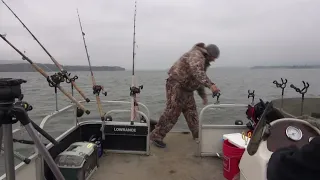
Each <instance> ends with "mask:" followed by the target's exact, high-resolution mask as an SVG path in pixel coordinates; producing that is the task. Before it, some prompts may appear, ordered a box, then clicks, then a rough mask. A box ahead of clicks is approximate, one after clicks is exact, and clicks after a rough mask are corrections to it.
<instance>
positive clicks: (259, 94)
mask: <svg viewBox="0 0 320 180" xmlns="http://www.w3.org/2000/svg"><path fill="white" fill-rule="evenodd" d="M72 74H76V75H78V76H79V79H78V80H77V85H78V86H79V87H81V89H82V90H83V91H84V92H85V94H86V95H87V96H88V97H89V98H90V99H91V100H94V99H95V97H94V96H93V94H92V85H91V78H90V75H89V72H72ZM136 75H137V79H138V82H139V84H143V85H144V88H143V90H142V92H141V94H140V95H139V99H138V100H139V101H140V102H142V103H144V104H145V105H147V106H148V108H149V110H150V112H151V118H153V119H158V118H159V116H160V115H161V113H162V111H163V109H164V107H165V102H166V99H165V79H166V78H167V74H166V71H137V72H136ZM208 75H209V77H211V79H212V80H213V81H214V82H215V83H216V84H217V86H218V87H219V88H220V89H221V93H222V95H221V97H220V102H221V103H242V104H243V103H244V104H246V103H248V98H247V92H248V89H251V90H252V89H254V90H255V92H256V93H255V94H256V99H257V100H258V98H262V99H264V100H272V99H275V98H279V97H281V96H280V95H281V90H280V89H277V88H275V85H274V84H272V81H273V80H280V78H281V77H283V78H287V79H288V88H286V90H285V96H286V97H296V96H298V94H297V93H296V92H295V91H294V90H293V89H291V88H290V87H289V85H290V84H291V83H293V84H295V85H296V86H298V87H301V86H302V83H301V81H302V80H304V81H308V82H309V83H310V88H309V90H308V93H307V95H306V96H307V97H316V96H319V95H320V83H319V77H320V71H319V69H303V70H301V69H300V70H298V69H285V70H283V69H246V68H215V69H210V70H209V72H208ZM0 77H11V78H23V79H25V80H27V81H28V82H27V83H26V84H23V85H22V89H23V93H24V94H25V99H24V100H25V101H27V102H29V103H30V104H32V105H33V107H34V109H33V111H31V112H29V116H30V117H31V119H33V120H34V121H35V122H36V123H37V124H40V122H41V120H42V119H43V118H44V117H45V116H46V115H48V114H50V113H51V112H53V111H54V110H55V108H56V105H55V96H54V89H52V88H51V87H49V86H48V84H47V81H46V80H45V79H44V78H43V77H42V76H41V75H40V74H39V73H36V72H34V73H33V72H32V73H1V72H0ZM95 77H96V81H97V84H101V85H104V87H105V89H106V90H107V92H108V96H107V97H104V96H101V99H102V100H120V101H130V96H129V87H130V84H131V74H130V72H129V71H124V72H95ZM63 87H64V88H65V89H66V90H68V91H69V92H70V91H71V90H70V85H68V84H63ZM207 92H208V93H210V92H209V90H207ZM74 94H75V97H76V98H77V99H78V100H82V98H81V96H80V95H78V93H77V92H76V91H75V93H74ZM195 97H196V100H197V105H198V111H200V110H201V108H202V107H203V105H202V103H201V99H200V98H199V97H198V95H196V93H195ZM209 97H210V96H209ZM58 101H59V103H58V108H59V109H60V108H63V107H64V106H66V105H68V104H69V103H70V100H68V99H67V98H66V97H64V96H63V95H62V93H60V92H59V96H58ZM213 102H215V100H213V99H210V98H209V103H213ZM84 105H85V107H87V108H88V109H90V110H91V111H92V112H91V114H90V115H89V116H90V117H97V116H99V114H98V111H97V109H96V104H94V103H92V104H86V103H84ZM129 105H130V104H127V105H105V106H104V109H105V111H109V110H111V109H114V108H116V109H130V106H129ZM84 116H86V115H84ZM113 117H114V118H121V119H122V120H128V121H129V120H130V113H127V114H115V115H113ZM235 119H243V120H245V111H244V109H243V108H229V109H216V110H215V111H213V110H211V111H210V112H208V113H207V114H206V115H205V121H206V122H213V121H214V122H215V123H218V124H226V123H227V124H232V123H233V122H234V120H235ZM73 125H74V118H73V117H72V111H69V112H67V113H65V114H64V115H63V116H62V117H59V118H54V119H52V120H51V121H49V122H48V123H47V124H46V126H45V130H46V131H48V132H49V133H50V134H51V135H52V136H54V137H57V136H58V135H60V134H61V133H62V132H64V131H65V130H67V129H68V128H70V127H71V126H73ZM15 127H19V125H18V124H16V125H15ZM175 128H178V129H184V128H187V126H186V122H185V120H184V118H183V115H181V116H180V119H179V121H178V123H177V125H176V126H175ZM14 136H15V137H16V138H20V139H21V138H23V139H29V137H28V135H27V133H25V132H24V131H23V132H21V133H20V132H19V133H16V134H15V135H14ZM14 146H15V149H16V150H17V151H18V152H20V153H21V154H24V155H29V154H30V153H32V152H33V149H32V146H30V145H21V144H19V143H15V144H14ZM16 163H19V161H18V160H16ZM3 166H4V162H3V157H2V156H0V174H2V173H3V172H4V167H3Z"/></svg>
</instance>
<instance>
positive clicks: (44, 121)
mask: <svg viewBox="0 0 320 180" xmlns="http://www.w3.org/2000/svg"><path fill="white" fill-rule="evenodd" d="M82 102H85V101H80V103H82ZM94 102H95V101H94V100H92V101H90V102H89V103H94ZM101 103H114V104H115V103H119V104H130V103H131V102H129V101H101ZM138 104H139V105H140V106H142V107H144V108H145V109H146V111H147V114H146V116H147V117H148V119H150V110H149V109H148V107H147V106H146V105H144V104H143V103H141V102H138ZM74 106H75V105H74V104H71V105H68V106H66V107H64V108H62V109H60V110H58V111H54V112H53V113H51V114H50V115H47V116H46V117H44V118H43V119H42V121H41V123H40V128H42V129H43V127H44V125H45V124H46V123H47V121H48V120H50V119H52V118H53V117H55V116H57V115H58V114H60V113H62V112H64V111H67V110H69V109H70V108H72V107H74Z"/></svg>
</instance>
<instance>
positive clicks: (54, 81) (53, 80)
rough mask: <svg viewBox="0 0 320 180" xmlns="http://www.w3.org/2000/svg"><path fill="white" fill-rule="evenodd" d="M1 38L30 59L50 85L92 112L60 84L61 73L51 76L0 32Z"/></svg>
mask: <svg viewBox="0 0 320 180" xmlns="http://www.w3.org/2000/svg"><path fill="white" fill-rule="evenodd" d="M0 38H2V39H3V40H4V41H5V42H6V43H7V44H8V45H9V46H11V47H12V48H13V49H14V50H15V51H16V52H17V53H18V54H20V55H21V56H22V59H23V60H26V61H28V62H29V63H30V64H31V66H32V67H33V68H34V69H35V70H36V71H38V72H39V73H40V74H41V75H42V76H44V77H45V78H46V79H47V81H48V83H49V86H50V87H56V88H58V89H59V90H60V91H61V92H62V93H63V94H64V95H65V96H67V97H68V98H69V99H70V100H71V101H72V102H74V103H75V104H76V105H77V106H78V107H79V108H80V109H82V110H83V111H84V112H85V113H86V114H90V111H89V110H87V109H86V108H85V107H84V106H83V105H82V104H81V103H79V102H78V101H77V100H76V99H75V98H74V97H73V96H72V95H71V94H69V93H68V92H66V91H65V90H64V88H62V87H61V86H60V83H61V82H63V81H64V79H63V78H62V76H61V75H60V74H59V73H60V72H59V73H55V74H53V75H51V76H49V75H48V74H47V73H46V72H45V71H44V70H42V69H41V68H40V67H39V66H38V65H36V64H35V63H33V61H32V60H31V59H30V58H28V57H27V56H26V55H25V54H23V53H22V52H21V51H20V50H19V49H18V48H16V47H15V46H14V45H13V44H11V42H10V41H9V40H7V38H6V37H5V36H4V35H2V34H0Z"/></svg>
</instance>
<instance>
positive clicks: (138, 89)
mask: <svg viewBox="0 0 320 180" xmlns="http://www.w3.org/2000/svg"><path fill="white" fill-rule="evenodd" d="M142 89H143V85H141V86H138V87H135V86H132V87H130V96H134V95H136V94H140V92H141V90H142Z"/></svg>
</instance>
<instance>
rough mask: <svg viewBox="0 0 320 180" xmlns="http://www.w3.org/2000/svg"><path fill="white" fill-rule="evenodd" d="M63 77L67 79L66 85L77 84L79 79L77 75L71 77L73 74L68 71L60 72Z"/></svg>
mask: <svg viewBox="0 0 320 180" xmlns="http://www.w3.org/2000/svg"><path fill="white" fill-rule="evenodd" d="M60 74H61V76H62V77H63V78H64V79H65V81H66V83H71V82H75V81H76V79H78V78H79V77H78V76H77V75H74V76H73V77H70V76H71V73H68V72H67V71H66V70H62V71H61V72H60Z"/></svg>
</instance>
